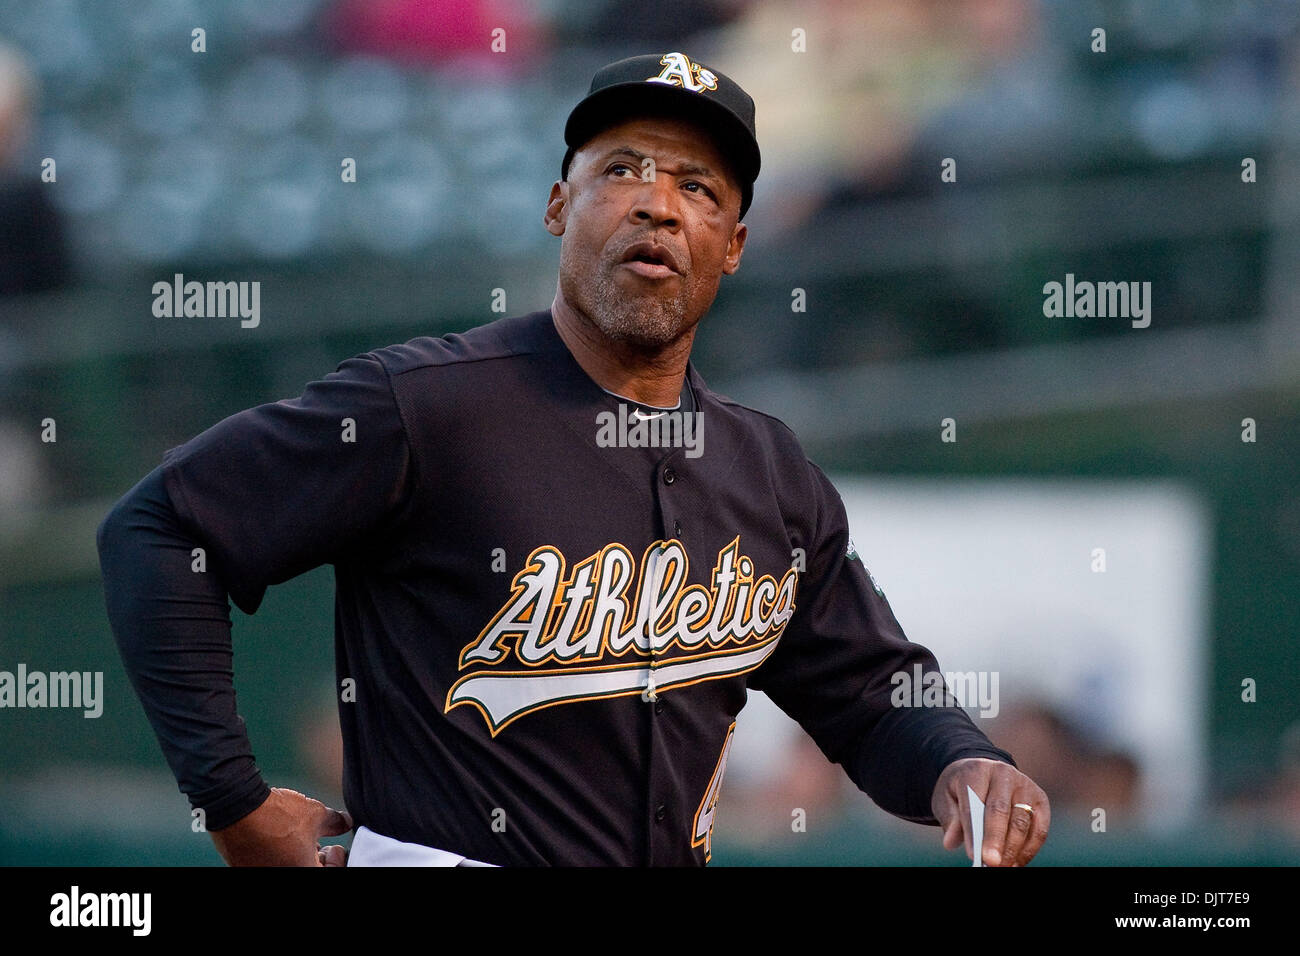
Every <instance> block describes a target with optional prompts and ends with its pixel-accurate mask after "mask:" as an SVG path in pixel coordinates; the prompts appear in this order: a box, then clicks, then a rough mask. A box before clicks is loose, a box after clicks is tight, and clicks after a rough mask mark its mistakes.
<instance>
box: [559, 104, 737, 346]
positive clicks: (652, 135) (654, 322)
mask: <svg viewBox="0 0 1300 956" xmlns="http://www.w3.org/2000/svg"><path fill="white" fill-rule="evenodd" d="M740 199H741V192H740V184H739V183H737V182H736V180H735V179H734V178H733V175H732V173H731V172H730V170H729V167H728V166H727V164H726V161H725V159H724V158H723V155H722V153H721V152H719V150H718V148H717V147H716V146H715V145H714V144H713V141H712V139H711V138H710V137H709V136H708V134H707V132H706V131H705V130H704V129H702V128H701V127H699V126H697V125H696V124H695V123H693V122H690V121H686V120H681V119H675V118H668V117H651V116H646V117H641V118H637V119H632V120H628V121H626V122H624V123H620V124H619V125H617V126H613V127H610V128H609V129H607V130H605V131H604V132H602V133H600V134H599V135H597V136H596V137H594V138H593V139H591V140H590V141H589V142H587V143H586V144H585V145H584V146H583V147H582V148H581V149H580V150H578V151H577V153H575V154H574V157H573V161H572V163H571V164H570V166H569V178H568V181H567V182H560V183H556V184H555V185H554V186H553V187H552V188H551V197H550V201H549V203H548V205H547V208H546V217H545V222H546V228H547V229H548V230H549V231H550V232H551V233H552V234H553V235H557V236H563V241H562V243H561V246H560V291H561V293H562V294H563V295H564V298H565V301H567V302H568V303H569V304H570V305H571V306H573V307H574V308H575V309H577V310H578V311H579V312H580V313H581V314H583V315H585V316H586V317H588V318H589V319H590V320H591V321H592V322H594V323H595V324H596V326H597V327H598V328H599V329H600V330H601V331H602V332H603V333H604V334H605V335H606V336H607V337H609V338H610V339H611V340H614V341H617V342H622V343H626V344H628V345H631V346H634V347H637V348H644V349H656V348H661V347H662V346H664V345H667V344H668V343H670V342H673V341H675V340H677V339H678V338H680V337H681V336H682V335H683V334H684V333H686V332H688V331H690V330H691V329H693V328H694V327H695V325H696V323H697V322H699V320H700V319H701V318H702V317H703V315H704V313H706V312H707V311H708V310H709V306H711V305H712V304H713V299H714V297H715V296H716V295H717V293H718V283H719V282H720V281H721V279H722V275H723V274H724V273H726V274H727V275H730V274H731V273H733V272H735V271H736V269H737V268H738V267H739V266H740V256H741V252H742V250H743V249H744V245H745V235H746V229H745V226H744V225H743V224H741V223H739V222H737V218H738V215H739V212H740ZM646 260H651V261H646Z"/></svg>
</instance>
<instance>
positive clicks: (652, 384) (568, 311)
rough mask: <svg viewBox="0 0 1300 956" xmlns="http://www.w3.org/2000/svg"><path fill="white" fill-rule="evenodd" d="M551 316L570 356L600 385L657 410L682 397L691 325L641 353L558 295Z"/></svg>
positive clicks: (688, 356) (689, 350)
mask: <svg viewBox="0 0 1300 956" xmlns="http://www.w3.org/2000/svg"><path fill="white" fill-rule="evenodd" d="M551 319H552V320H553V321H554V323H555V330H556V331H557V332H558V333H559V334H560V338H561V339H562V340H563V341H564V344H565V346H567V347H568V349H569V352H570V353H571V354H572V355H573V358H574V360H575V361H576V362H577V363H578V364H579V365H580V366H582V370H583V371H584V372H586V373H587V375H588V376H589V377H590V378H591V380H592V381H594V382H595V383H596V384H597V385H599V386H600V387H601V388H603V389H605V390H606V391H609V392H613V393H614V394H616V395H621V396H623V397H625V398H630V399H632V400H633V401H637V402H640V403H642V404H645V405H654V406H657V407H660V408H664V407H668V406H671V405H674V404H676V402H677V400H678V399H679V398H680V397H681V393H682V382H683V381H684V379H685V377H686V363H687V361H688V360H689V359H690V357H691V345H692V343H693V342H694V341H695V329H694V328H692V329H691V330H690V331H689V332H687V333H686V334H684V335H683V336H682V337H681V338H679V339H677V340H676V341H674V342H671V343H669V344H668V345H665V346H664V347H663V348H661V349H657V350H653V351H646V350H644V349H639V348H636V347H634V346H631V345H630V344H629V343H626V342H616V341H613V340H611V339H610V338H609V337H608V336H607V335H605V334H604V333H603V332H601V331H600V329H599V328H597V327H596V325H595V323H593V322H591V321H590V320H589V319H587V318H586V317H584V316H582V315H580V314H579V313H578V312H577V311H576V310H575V309H574V308H573V307H572V306H570V305H569V304H568V303H567V302H565V301H564V298H563V297H562V296H561V295H560V294H559V293H556V296H555V301H554V302H553V303H552V304H551Z"/></svg>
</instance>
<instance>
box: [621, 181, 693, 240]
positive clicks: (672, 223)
mask: <svg viewBox="0 0 1300 956" xmlns="http://www.w3.org/2000/svg"><path fill="white" fill-rule="evenodd" d="M630 215H631V218H632V219H633V221H635V222H637V223H647V222H649V223H652V224H653V225H656V226H663V227H665V228H668V229H676V228H677V227H678V226H680V225H681V211H680V209H679V208H678V205H677V194H676V192H675V191H674V189H673V186H672V178H671V177H669V176H654V174H653V172H652V173H651V176H650V178H648V179H642V182H641V186H640V188H639V189H638V190H637V194H636V199H635V201H634V202H633V203H632V208H631V211H630Z"/></svg>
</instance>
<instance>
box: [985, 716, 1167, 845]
mask: <svg viewBox="0 0 1300 956" xmlns="http://www.w3.org/2000/svg"><path fill="white" fill-rule="evenodd" d="M989 737H990V739H992V740H993V742H994V743H996V744H997V745H998V746H999V747H1002V748H1003V749H1004V750H1007V751H1009V752H1010V753H1011V754H1012V755H1014V756H1015V758H1016V764H1017V765H1018V766H1019V767H1020V769H1021V770H1022V771H1023V772H1025V773H1027V774H1029V775H1030V776H1031V777H1033V779H1034V780H1035V781H1037V782H1038V785H1039V786H1040V787H1042V788H1043V790H1045V791H1046V792H1047V796H1048V798H1049V799H1050V800H1051V801H1052V814H1053V816H1070V817H1076V818H1081V819H1083V818H1090V817H1091V816H1092V814H1093V811H1094V810H1096V809H1098V808H1100V809H1103V810H1105V811H1106V822H1107V826H1111V825H1112V824H1114V823H1115V822H1116V820H1122V819H1126V818H1131V817H1132V816H1133V815H1134V814H1135V813H1136V811H1137V806H1138V795H1139V786H1140V784H1141V773H1140V771H1139V769H1138V763H1137V761H1136V760H1135V759H1134V757H1133V756H1132V755H1131V754H1129V753H1127V752H1125V751H1122V750H1119V749H1115V748H1111V747H1109V746H1107V745H1106V744H1105V743H1104V742H1102V741H1098V740H1095V739H1092V738H1091V737H1089V736H1088V735H1086V734H1085V733H1083V732H1082V730H1081V729H1080V728H1078V727H1077V726H1075V724H1074V723H1072V722H1071V721H1069V720H1067V719H1066V718H1065V717H1064V716H1062V715H1061V714H1060V713H1059V712H1058V711H1057V710H1056V709H1055V708H1053V707H1052V706H1050V705H1048V704H1046V703H1039V704H1029V705H1025V706H1021V707H1012V708H1007V709H1006V710H1004V712H1003V713H1002V715H1001V716H999V717H997V718H996V719H995V720H994V721H993V726H992V731H991V732H990V734H989Z"/></svg>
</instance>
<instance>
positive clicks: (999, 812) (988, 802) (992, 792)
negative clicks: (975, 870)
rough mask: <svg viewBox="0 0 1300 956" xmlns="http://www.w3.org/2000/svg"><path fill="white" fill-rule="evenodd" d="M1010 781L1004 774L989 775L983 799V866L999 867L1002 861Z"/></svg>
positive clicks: (1008, 807)
mask: <svg viewBox="0 0 1300 956" xmlns="http://www.w3.org/2000/svg"><path fill="white" fill-rule="evenodd" d="M1012 779H1013V778H1012V777H1011V776H1010V775H1008V774H1005V773H992V774H990V775H989V791H988V793H987V794H986V795H985V797H984V846H983V847H982V849H981V851H980V852H981V855H982V856H983V859H984V865H985V866H1001V865H1002V860H1003V859H1004V853H1005V849H1004V845H1005V844H1006V841H1007V825H1008V823H1009V822H1010V819H1011V803H1012V800H1011V794H1012V792H1013V791H1012V786H1013V784H1012ZM971 859H972V860H973V859H974V857H971Z"/></svg>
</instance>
